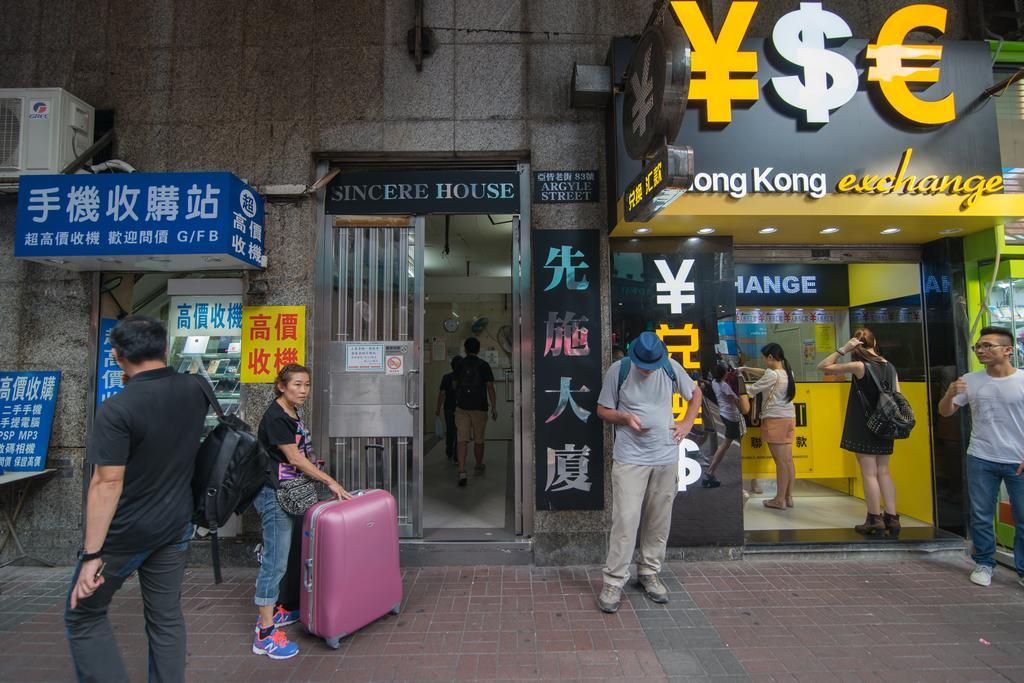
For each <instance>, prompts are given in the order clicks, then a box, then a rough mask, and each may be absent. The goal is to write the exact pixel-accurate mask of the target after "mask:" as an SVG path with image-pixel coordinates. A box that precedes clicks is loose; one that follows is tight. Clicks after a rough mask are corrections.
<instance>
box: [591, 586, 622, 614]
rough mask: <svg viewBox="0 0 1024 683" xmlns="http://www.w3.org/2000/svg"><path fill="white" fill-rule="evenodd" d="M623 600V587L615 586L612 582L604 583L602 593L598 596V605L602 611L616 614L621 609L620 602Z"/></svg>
mask: <svg viewBox="0 0 1024 683" xmlns="http://www.w3.org/2000/svg"><path fill="white" fill-rule="evenodd" d="M621 601H622V588H620V587H619V586H613V585H611V584H610V583H606V584H604V586H603V587H602V588H601V594H600V595H598V596H597V606H598V607H599V608H600V609H601V611H602V612H606V613H608V614H615V613H616V612H618V611H619V602H621Z"/></svg>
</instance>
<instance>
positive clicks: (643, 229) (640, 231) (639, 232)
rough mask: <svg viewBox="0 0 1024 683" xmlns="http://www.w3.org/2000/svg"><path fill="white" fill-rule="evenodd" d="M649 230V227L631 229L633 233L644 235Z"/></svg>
mask: <svg viewBox="0 0 1024 683" xmlns="http://www.w3.org/2000/svg"><path fill="white" fill-rule="evenodd" d="M650 231H651V229H650V228H637V229H636V230H634V231H633V234H634V235H646V234H647V233H649V232H650Z"/></svg>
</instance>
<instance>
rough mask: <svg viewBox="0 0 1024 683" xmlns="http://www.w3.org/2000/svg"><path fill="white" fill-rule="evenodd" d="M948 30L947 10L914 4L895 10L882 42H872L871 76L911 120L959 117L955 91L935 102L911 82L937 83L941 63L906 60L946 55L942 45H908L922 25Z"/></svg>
mask: <svg viewBox="0 0 1024 683" xmlns="http://www.w3.org/2000/svg"><path fill="white" fill-rule="evenodd" d="M921 27H927V28H934V29H937V30H938V31H939V32H940V33H942V32H944V31H945V30H946V10H945V9H944V8H942V7H936V6H935V5H911V6H910V7H904V8H903V9H901V10H899V11H897V12H895V13H894V14H893V15H892V16H891V17H889V19H888V20H887V21H886V22H885V25H884V26H882V30H881V31H879V32H878V43H877V44H874V45H868V49H867V53H866V56H867V58H868V59H873V60H875V64H876V66H872V67H871V68H869V69H868V80H869V81H875V82H877V83H878V84H879V87H881V89H882V94H883V95H884V96H885V99H886V100H888V101H889V104H891V105H892V107H893V108H894V109H895V110H896V111H897V112H899V113H900V114H901V115H903V116H905V117H907V118H908V119H910V120H911V121H916V122H918V123H924V124H929V125H938V124H940V123H948V122H949V121H952V120H953V119H954V118H956V106H955V104H954V102H953V93H950V94H948V95H946V97H944V98H942V99H941V100H938V101H935V102H928V101H925V100H922V99H919V98H918V97H917V96H915V95H914V94H913V93H912V92H911V91H910V88H909V87H908V86H907V84H908V83H937V82H938V80H939V67H937V66H927V67H925V66H908V65H907V64H906V63H905V60H909V61H925V62H928V63H934V62H937V61H939V60H940V59H942V46H941V45H904V44H903V41H905V40H906V39H907V34H909V33H910V32H911V31H913V30H915V29H918V28H921Z"/></svg>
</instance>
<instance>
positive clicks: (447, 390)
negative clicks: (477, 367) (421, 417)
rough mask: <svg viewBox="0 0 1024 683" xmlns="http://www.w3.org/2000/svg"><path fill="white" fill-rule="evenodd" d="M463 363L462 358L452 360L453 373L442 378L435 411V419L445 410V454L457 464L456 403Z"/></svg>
mask: <svg viewBox="0 0 1024 683" xmlns="http://www.w3.org/2000/svg"><path fill="white" fill-rule="evenodd" d="M461 363H462V356H455V357H454V358H452V371H451V372H449V373H448V374H447V375H445V376H444V377H442V378H441V388H440V389H439V390H438V392H437V408H435V409H434V416H435V417H441V409H442V408H443V409H444V452H445V455H447V456H448V459H449V460H450V461H452V462H455V437H456V434H458V428H457V427H456V425H455V401H456V398H457V396H456V386H458V383H459V382H458V376H459V365H460V364H461Z"/></svg>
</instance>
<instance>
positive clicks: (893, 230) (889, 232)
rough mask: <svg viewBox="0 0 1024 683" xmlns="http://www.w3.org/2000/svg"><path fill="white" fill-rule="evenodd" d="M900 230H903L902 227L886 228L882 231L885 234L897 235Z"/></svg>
mask: <svg viewBox="0 0 1024 683" xmlns="http://www.w3.org/2000/svg"><path fill="white" fill-rule="evenodd" d="M898 232H902V229H901V228H886V229H885V230H883V231H882V234H883V235H895V234H896V233H898Z"/></svg>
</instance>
